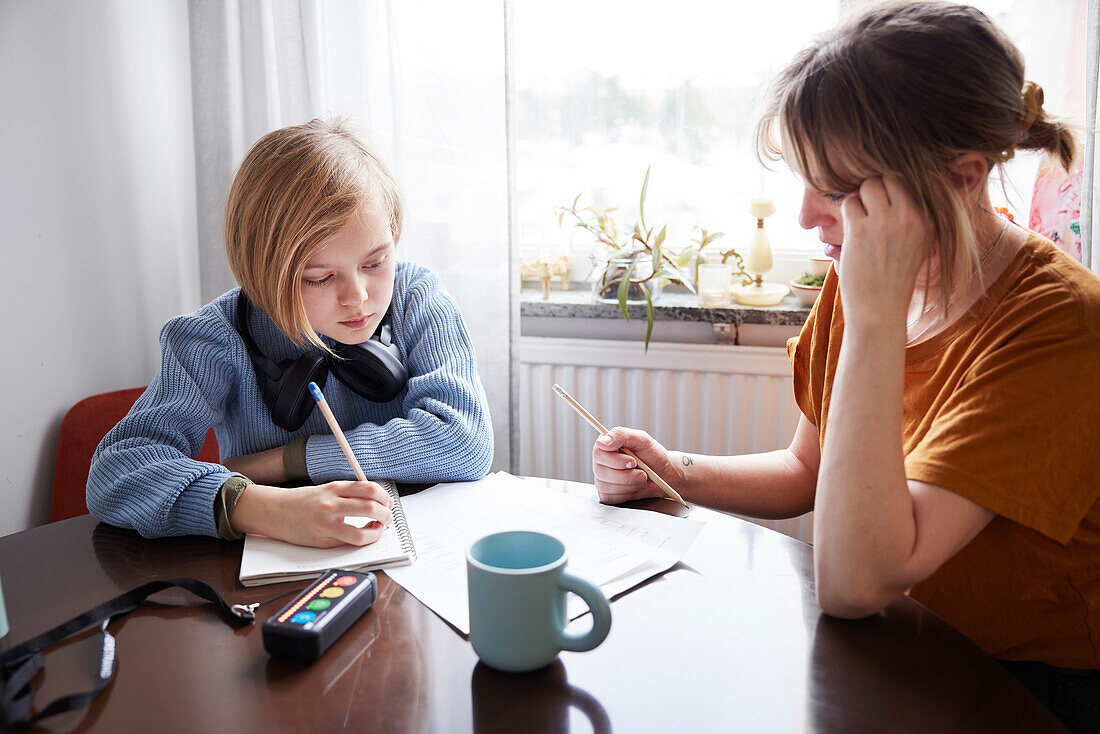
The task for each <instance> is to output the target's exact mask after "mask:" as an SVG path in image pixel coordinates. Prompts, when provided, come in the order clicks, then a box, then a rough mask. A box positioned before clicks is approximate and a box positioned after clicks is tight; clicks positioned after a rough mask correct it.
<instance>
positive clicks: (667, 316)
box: [519, 281, 810, 326]
mask: <svg viewBox="0 0 1100 734" xmlns="http://www.w3.org/2000/svg"><path fill="white" fill-rule="evenodd" d="M569 287H570V290H567V291H563V290H561V284H560V282H558V281H555V282H553V283H551V285H550V298H549V299H546V300H543V298H542V290H541V289H540V288H539V287H538V285H537V284H536V285H533V286H530V285H527V284H526V283H525V284H524V287H523V290H522V291H521V292H520V299H519V313H520V316H540V317H550V318H578V317H579V318H589V319H622V317H623V315H622V312H620V311H619V306H618V304H615V303H600V302H598V301H596V300H595V298H593V297H592V291H591V289H590V287H589V286H588V285H587V284H584V283H570V285H569ZM627 312H628V313H629V314H630V318H631V320H633V319H635V318H639V319H641V320H642V321H645V306H644V305H640V304H639V305H631V306H629V307H628V308H627ZM809 313H810V309H809V307H807V306H803V305H802V302H801V301H799V300H798V298H797V297H796V296H793V295H789V294H788V295H787V296H785V297H784V298H783V301H782V302H781V303H780V304H779V305H778V306H742V305H740V304H737V303H734V304H731V305H729V306H719V307H717V308H712V307H705V306H700V305H699V299H698V298H697V297H696V296H695V294H693V293H687V292H684V293H676V292H672V291H664V292H662V293H661V295H660V296H659V297H658V298H657V299H656V300H655V301H654V303H653V320H654V321H701V322H706V323H710V324H771V325H775V326H802V324H803V323H805V321H806V316H807V315H808V314H809Z"/></svg>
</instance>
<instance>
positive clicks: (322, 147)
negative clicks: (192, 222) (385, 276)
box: [225, 118, 404, 349]
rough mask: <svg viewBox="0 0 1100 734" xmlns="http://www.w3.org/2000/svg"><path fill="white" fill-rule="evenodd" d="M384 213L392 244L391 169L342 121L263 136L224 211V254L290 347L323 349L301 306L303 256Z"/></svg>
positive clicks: (396, 218)
mask: <svg viewBox="0 0 1100 734" xmlns="http://www.w3.org/2000/svg"><path fill="white" fill-rule="evenodd" d="M370 207H377V211H380V212H383V214H384V215H388V218H389V223H390V230H391V232H392V234H393V241H394V244H396V243H397V241H398V240H399V239H400V238H401V221H402V215H403V211H404V203H403V200H402V196H401V189H400V188H399V187H398V185H397V181H396V180H395V179H394V177H393V173H392V172H391V171H390V168H389V166H387V165H386V163H385V162H384V161H383V160H382V159H381V158H380V157H379V156H378V155H377V154H376V153H375V152H374V151H372V150H371V148H370V147H369V146H368V145H367V144H366V142H365V141H364V140H363V139H362V137H360V136H359V135H358V134H357V133H356V132H355V131H354V130H353V129H352V127H351V125H350V123H349V121H348V120H347V119H345V118H325V119H322V118H318V119H315V120H312V121H310V122H308V123H306V124H304V125H294V126H291V127H284V128H281V129H279V130H275V131H273V132H270V133H268V134H267V135H264V136H263V137H262V138H260V139H259V140H258V141H256V144H255V145H253V146H252V149H251V150H249V151H248V154H247V155H246V156H245V158H244V161H243V162H242V163H241V167H240V168H239V169H238V170H237V175H236V177H235V178H234V179H233V185H232V187H231V188H230V190H229V200H228V202H227V203H226V208H225V253H226V255H227V257H228V259H229V267H230V268H231V269H232V270H233V276H234V277H235V278H236V279H237V282H238V283H239V284H240V286H241V288H242V289H243V290H244V292H245V294H246V295H247V296H248V298H249V300H251V301H252V303H254V304H255V305H257V306H259V307H260V308H262V309H263V310H264V311H266V312H267V314H268V315H269V316H270V317H271V320H272V321H274V322H275V325H276V326H277V327H279V329H280V330H281V331H282V332H283V333H284V334H286V335H287V336H289V337H290V338H291V340H293V341H294V343H295V344H297V345H298V346H301V347H305V346H307V345H309V344H313V345H315V346H317V347H320V348H322V349H324V348H325V347H324V344H323V342H321V340H320V338H319V337H318V336H317V333H316V332H315V331H314V330H313V328H312V327H311V326H310V325H309V319H308V318H307V317H306V312H305V307H304V306H303V304H302V296H301V286H300V283H301V279H302V273H303V271H304V270H305V266H306V263H307V262H308V261H309V259H310V258H311V257H312V256H313V255H314V254H315V253H316V252H317V251H318V250H319V249H320V248H321V247H323V246H324V244H325V243H326V242H327V241H328V240H329V238H331V237H332V236H333V235H334V234H336V232H337V231H338V230H339V229H340V228H341V227H343V226H344V225H345V224H347V223H348V222H349V221H350V220H351V219H352V218H353V217H355V216H357V215H358V214H359V213H360V212H361V211H363V210H364V209H366V208H370Z"/></svg>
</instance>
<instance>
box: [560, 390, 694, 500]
mask: <svg viewBox="0 0 1100 734" xmlns="http://www.w3.org/2000/svg"><path fill="white" fill-rule="evenodd" d="M554 392H556V393H557V394H558V395H559V396H560V397H561V398H562V399H563V400H564V401H565V402H567V403H569V407H571V408H572V409H573V410H575V411H577V413H578V414H579V415H580V416H581V417H582V418H584V419H585V420H586V421H587V422H588V425H590V426H592V427H593V428H595V429H596V430H597V431H599V432H600V433H602V434H603V435H605V436H606V435H607V429H606V428H604V425H603V424H602V423H600V422H599V421H598V420H596V416H594V415H592V414H591V413H589V412H588V411H587V410H585V408H584V406H583V405H581V404H580V403H578V402H577V401H576V400H574V399H573V396H572V395H570V394H569V393H567V392H566V391H565V388H563V387H562V386H561V385H559V384H557V383H554ZM619 450H620V451H622V452H623V453H624V454H626V455H627V456H629V457H630V458H632V459H634V461H635V462H636V463H637V464H638V468H639V469H641V470H642V471H644V472H645V473H646V476H648V477H649V478H650V479H652V480H653V483H654V484H656V485H657V486H658V487H660V488H661V491H662V492H664V493H665V494H666V495H667V496H668V498H669V499H672V500H675V501H677V502H679V503H680V504H681V505H683V506H684V507H687V502H684V498H683V497H681V496H680V494H679V493H678V492H677V491H676V490H675V489H673V488H672V487H671V486H670V485H669V483H668V482H666V481H665V480H664V479H662V478H661V476H660V475H659V474H658V473H657V472H655V471H653V470H652V469H650V468H649V465H648V464H646V463H645V462H644V461H642V460H641V459H639V458H638V456H637V455H636V454H635V453H634V452H633V451H631V450H630V449H626V448H622V449H619Z"/></svg>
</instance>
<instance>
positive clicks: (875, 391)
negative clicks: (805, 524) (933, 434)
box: [814, 324, 916, 617]
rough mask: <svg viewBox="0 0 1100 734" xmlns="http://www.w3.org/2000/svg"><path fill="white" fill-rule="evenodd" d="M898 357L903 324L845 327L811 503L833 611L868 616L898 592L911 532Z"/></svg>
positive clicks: (826, 599)
mask: <svg viewBox="0 0 1100 734" xmlns="http://www.w3.org/2000/svg"><path fill="white" fill-rule="evenodd" d="M904 360H905V330H904V329H898V328H896V326H894V325H891V324H881V325H878V324H875V325H871V326H867V327H861V328H851V329H848V330H847V331H846V332H845V335H844V343H843V346H842V348H841V354H840V357H839V360H838V363H837V371H836V378H835V380H834V383H833V393H832V400H831V404H830V409H829V423H828V430H827V431H826V434H825V441H824V445H823V448H822V456H821V470H820V473H819V475H818V485H817V501H816V504H815V507H814V564H815V572H816V581H817V588H818V599H819V601H820V603H821V606H822V609H823V610H825V611H826V612H827V613H829V614H833V615H836V616H844V617H859V616H866V615H867V614H869V613H871V612H873V611H875V610H876V609H878V608H881V607H882V606H883V605H884V604H885V603H887V602H888V601H889V599H890V598H892V597H893V595H895V594H898V593H901V592H903V591H904V588H897V585H896V583H894V580H895V579H896V577H897V575H898V574H897V573H896V571H897V569H900V568H902V567H903V566H904V565H905V563H906V561H907V560H908V559H909V557H910V555H911V553H912V550H913V546H914V543H915V540H916V524H915V522H914V516H913V499H912V496H911V495H910V493H909V488H908V484H907V482H906V477H905V462H904V455H903V452H902V392H903V389H904V374H905V372H904Z"/></svg>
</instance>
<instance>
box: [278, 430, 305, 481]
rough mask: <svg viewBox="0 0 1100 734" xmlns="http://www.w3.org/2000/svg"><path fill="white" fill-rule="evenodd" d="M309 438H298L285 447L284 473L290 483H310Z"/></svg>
mask: <svg viewBox="0 0 1100 734" xmlns="http://www.w3.org/2000/svg"><path fill="white" fill-rule="evenodd" d="M308 439H309V436H302V437H301V438H296V439H294V440H293V441H291V442H290V443H288V444H287V445H286V446H283V471H284V472H286V480H287V481H288V482H308V481H310V478H309V470H308V469H307V468H306V441H307V440H308Z"/></svg>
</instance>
